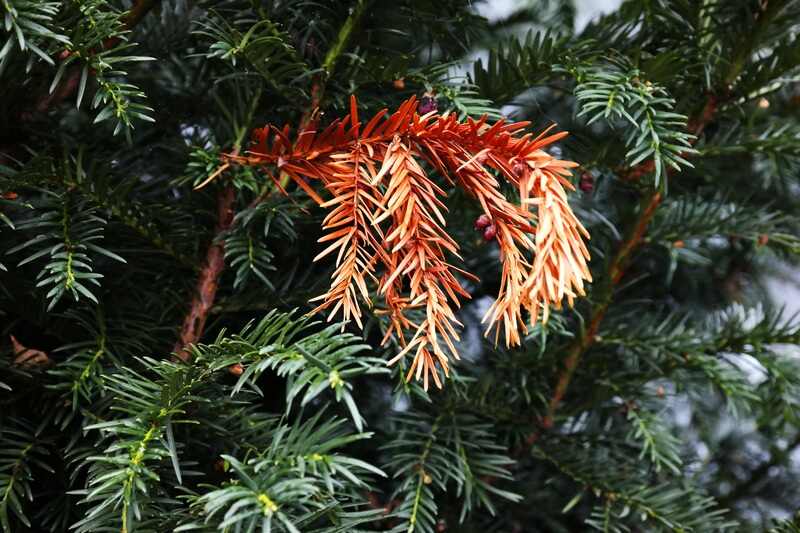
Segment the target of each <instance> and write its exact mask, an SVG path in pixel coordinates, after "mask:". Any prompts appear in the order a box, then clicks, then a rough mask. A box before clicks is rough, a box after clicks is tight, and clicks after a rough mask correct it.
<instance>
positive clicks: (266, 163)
mask: <svg viewBox="0 0 800 533" xmlns="http://www.w3.org/2000/svg"><path fill="white" fill-rule="evenodd" d="M350 104H351V105H350V114H349V115H348V116H347V117H345V118H344V119H340V120H336V121H334V122H333V123H332V124H330V125H329V126H328V127H327V128H326V129H325V130H324V131H322V132H317V131H315V130H312V129H301V130H300V133H299V135H298V137H297V139H296V140H294V141H292V140H290V139H289V137H288V135H289V128H288V126H287V127H284V128H283V129H282V130H281V129H278V128H276V127H274V126H268V127H266V128H263V129H261V130H257V131H256V132H255V135H254V137H255V143H254V146H253V149H252V150H251V151H250V152H249V153H248V154H247V155H245V156H237V155H230V156H229V157H228V160H229V161H230V162H231V163H238V164H242V165H253V166H260V167H262V168H264V169H265V170H266V172H267V174H268V175H269V176H271V177H272V179H273V181H277V180H276V179H275V178H274V176H273V175H272V174H271V168H273V167H275V168H276V169H277V170H278V171H279V172H280V173H281V174H283V175H285V176H288V177H289V178H290V179H292V180H293V181H294V182H295V183H296V184H297V185H298V186H299V187H300V188H302V189H303V190H304V191H305V192H306V193H307V194H308V195H309V196H311V197H312V198H313V199H314V200H316V201H317V203H318V204H320V206H322V207H331V208H334V209H333V210H332V211H331V213H330V214H329V215H328V217H326V219H325V221H324V223H323V227H324V228H325V229H326V230H328V235H326V236H325V237H323V238H322V239H321V242H328V241H332V244H330V245H328V247H327V248H326V249H325V250H324V251H323V252H322V253H321V254H319V255H318V256H317V257H316V259H321V258H323V257H325V256H327V255H329V254H333V253H334V252H336V256H337V258H336V267H337V268H336V271H335V272H334V276H333V282H332V285H331V289H330V290H329V291H328V292H327V293H326V294H324V295H323V296H321V297H320V299H322V300H323V303H322V304H321V305H320V306H319V307H318V308H317V309H315V311H321V310H324V309H328V308H331V309H332V310H331V314H330V316H329V319H330V318H333V316H334V315H335V314H336V313H337V312H339V311H341V312H342V314H343V316H344V318H345V319H346V320H349V319H350V318H353V319H355V321H356V322H357V323H358V324H361V321H360V310H359V307H358V303H357V301H358V299H359V296H360V297H361V299H362V300H363V301H364V302H366V303H367V305H370V306H371V305H372V303H371V301H370V297H369V291H368V289H367V283H366V281H367V279H368V278H371V279H374V280H376V281H378V280H377V276H378V271H379V270H382V272H381V274H382V276H381V278H380V280H379V281H378V283H377V285H378V292H379V294H380V295H382V296H383V298H384V301H385V302H386V306H387V309H386V310H381V311H379V314H386V315H388V316H389V319H390V324H391V325H390V327H389V328H388V331H387V333H386V337H385V338H384V342H386V341H387V340H388V339H389V338H390V337H391V336H392V335H396V336H397V338H398V341H399V342H400V344H401V346H403V348H402V350H401V351H400V353H399V354H398V355H397V356H396V357H395V358H394V359H392V361H390V363H393V362H396V361H397V360H399V359H400V358H402V357H403V356H404V355H406V354H408V353H411V352H412V351H413V353H414V358H413V362H412V364H411V365H410V368H409V370H408V374H407V376H406V379H410V378H411V377H412V376H416V378H417V379H421V380H422V381H423V383H424V386H425V387H426V388H427V386H428V381H429V378H432V379H433V381H434V383H435V384H436V385H437V386H440V387H441V384H442V383H441V380H440V377H439V375H438V371H439V370H442V371H444V374H445V375H448V371H449V367H448V355H447V352H446V350H447V351H449V353H450V354H452V355H453V357H455V358H456V359H457V358H458V352H457V350H456V349H455V342H456V341H458V339H459V337H458V333H457V330H456V327H458V326H460V323H459V322H458V321H457V319H456V318H455V310H454V308H457V307H458V306H459V305H460V302H459V297H464V298H468V297H469V294H468V293H467V292H466V291H465V290H464V289H463V288H462V287H461V285H460V283H459V281H458V279H457V278H456V274H457V273H460V274H462V275H466V276H471V274H468V273H466V272H464V271H462V270H460V269H459V268H457V267H455V266H453V265H452V264H450V263H449V258H448V256H455V257H459V256H458V245H457V244H456V242H455V241H454V240H453V239H452V237H450V236H449V235H448V233H447V232H446V231H445V225H446V221H445V217H444V212H445V210H446V208H445V205H444V203H443V198H444V196H445V192H444V190H443V189H441V188H440V187H439V186H438V185H436V184H435V183H434V182H433V181H432V180H431V179H430V178H429V177H428V176H427V175H426V171H425V170H424V167H423V166H422V165H420V163H419V162H418V159H422V160H423V161H426V162H427V163H428V164H429V165H430V166H431V167H433V168H434V169H436V170H438V171H439V173H440V174H441V175H443V176H445V177H446V178H448V179H450V180H451V181H452V182H454V183H455V184H457V185H459V186H460V187H462V188H463V189H465V190H466V191H467V193H468V194H469V195H471V196H472V197H473V198H474V199H475V200H476V201H477V203H478V204H480V206H481V207H482V208H483V210H484V214H485V215H486V216H487V217H488V218H489V219H490V220H491V221H493V224H494V225H495V227H496V230H497V242H498V244H499V246H500V250H501V261H502V263H503V277H502V282H501V290H500V294H499V295H498V299H497V301H496V302H495V303H494V304H493V305H492V306H491V307H490V308H489V310H488V312H487V314H486V316H485V317H484V321H487V322H488V323H489V328H488V330H487V333H488V332H489V331H490V330H491V329H494V328H497V329H496V335H497V337H499V334H500V330H501V329H502V331H503V333H504V336H505V340H506V344H507V345H508V346H512V345H518V344H520V342H521V337H520V333H519V332H520V331H523V332H525V331H527V329H526V326H525V320H524V319H523V318H522V315H521V310H522V309H526V310H527V311H528V312H529V314H530V316H531V321H532V322H536V321H537V320H538V319H539V318H540V317H541V318H542V320H547V318H548V315H549V310H550V307H551V306H552V307H555V308H559V307H560V306H561V302H562V301H563V300H564V299H566V300H567V302H568V303H569V304H570V305H572V303H573V300H574V298H576V297H577V296H580V295H582V294H584V281H591V276H590V274H589V270H588V267H587V264H586V263H587V261H588V259H589V252H588V250H587V248H586V245H585V244H584V239H587V238H588V237H589V235H588V233H587V232H586V230H585V229H584V228H583V226H582V225H581V223H580V222H579V221H578V220H577V218H576V217H575V214H574V213H573V212H572V209H571V208H570V207H569V204H568V201H567V193H566V191H567V190H571V189H573V186H572V184H571V183H570V182H569V181H568V180H567V176H569V174H570V169H571V168H573V167H574V166H576V165H575V163H572V162H569V161H560V160H558V159H555V158H554V157H552V156H551V155H549V154H548V153H546V152H545V151H544V150H543V148H544V147H545V146H547V145H549V144H551V143H553V142H555V141H558V140H559V139H561V138H563V137H564V135H566V133H557V134H553V135H547V131H545V132H543V133H541V134H540V135H539V136H538V137H535V138H532V137H531V135H530V134H521V132H522V131H523V129H524V127H525V126H527V123H512V124H506V123H505V122H504V121H502V120H501V121H499V122H496V123H495V124H493V125H489V124H488V123H487V117H486V116H484V117H483V118H481V119H480V120H477V121H476V120H473V119H468V120H466V121H464V122H460V121H459V120H458V118H457V117H456V116H455V115H453V114H450V115H445V116H442V115H438V114H437V113H435V112H429V113H427V114H424V115H420V114H418V113H417V101H416V98H414V97H412V98H411V99H409V100H407V101H406V102H404V103H403V104H402V105H401V106H400V107H399V109H398V110H397V111H396V112H395V113H393V114H391V115H389V116H388V117H384V115H385V110H384V111H382V112H380V113H378V114H376V115H375V116H374V117H373V118H372V119H371V120H369V121H368V122H367V123H366V125H362V123H361V122H360V121H359V118H358V109H357V106H356V101H355V98H354V97H351V103H350ZM362 128H363V129H362ZM490 170H491V172H490ZM496 175H499V176H501V177H502V178H504V179H505V181H507V182H508V183H510V184H511V185H512V186H514V188H515V189H517V191H518V194H519V204H513V203H511V202H509V201H508V200H507V199H506V198H505V196H504V195H503V193H502V192H501V188H500V181H499V180H498V178H497V177H496ZM307 179H311V180H315V181H318V182H321V183H322V184H323V185H324V186H325V188H326V189H328V191H330V192H331V193H332V195H333V198H332V199H331V200H329V201H325V200H323V199H322V198H321V197H320V196H319V194H318V193H317V192H316V191H315V190H314V188H313V187H311V185H310V184H309V183H308V182H307ZM530 206H535V208H536V213H535V218H536V220H537V224H536V227H535V228H534V226H533V225H532V220H533V218H534V215H533V213H531V212H530ZM384 221H385V222H384ZM382 224H383V225H382ZM531 234H533V237H531V236H530V235H531ZM528 255H533V256H534V257H533V259H532V260H531V259H529V258H528V257H527V256H528ZM413 309H420V310H424V312H425V315H424V318H423V320H422V321H421V322H419V323H416V322H414V321H413V320H412V319H411V318H409V316H408V312H409V311H411V310H413ZM405 332H412V338H411V339H410V340H408V341H407V340H406V339H405V336H404V334H405ZM497 337H496V338H497Z"/></svg>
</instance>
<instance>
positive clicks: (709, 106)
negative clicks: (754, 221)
mask: <svg viewBox="0 0 800 533" xmlns="http://www.w3.org/2000/svg"><path fill="white" fill-rule="evenodd" d="M717 109H718V100H717V98H716V97H715V96H714V95H713V94H712V95H709V96H708V99H707V101H706V104H705V106H704V107H703V110H702V111H701V112H700V114H699V116H698V118H697V119H695V120H693V121H690V123H689V124H690V127H691V129H692V130H693V133H694V135H695V138H697V136H699V135H700V134H701V133H702V132H703V130H704V129H705V127H706V125H707V124H708V123H709V122H711V121H712V120H713V118H714V116H715V114H716V112H717ZM687 155H690V154H687ZM653 169H654V163H653V162H652V161H649V160H648V161H645V162H643V163H640V164H639V165H637V166H636V167H634V168H633V169H631V171H630V172H629V173H628V174H627V176H628V178H629V179H637V178H639V177H640V176H643V175H646V174H648V173H651V172H652V171H653ZM661 200H662V194H661V192H660V191H658V190H655V189H654V190H651V191H650V193H649V194H648V195H647V196H646V197H645V198H644V199H643V200H642V203H641V207H640V210H639V214H638V216H637V217H636V219H635V220H634V222H633V225H632V229H631V232H630V233H629V235H628V237H627V238H626V239H625V240H624V241H623V242H622V244H621V245H620V247H619V249H618V250H617V253H616V254H615V255H614V257H613V259H612V260H611V262H610V263H609V265H608V270H607V273H608V277H607V278H604V279H608V280H609V281H608V283H607V284H606V286H605V287H604V288H603V289H602V290H601V294H600V296H599V298H598V301H597V303H596V304H595V306H594V307H593V308H592V311H591V313H590V315H589V320H588V321H587V323H586V326H585V327H584V328H582V330H581V332H580V333H579V335H578V336H577V338H576V340H575V341H574V342H573V343H572V344H571V345H570V347H569V348H568V349H567V352H566V356H565V358H564V366H563V368H562V370H561V372H560V373H559V375H558V379H557V381H556V386H555V389H554V390H553V395H552V396H551V397H550V401H549V402H548V405H547V413H546V414H545V416H544V417H543V418H542V420H541V421H540V423H541V426H542V428H543V429H549V428H550V427H552V425H553V423H554V417H555V415H556V411H557V410H558V408H559V406H560V405H561V402H562V400H563V399H564V395H565V394H566V392H567V389H568V388H569V385H570V383H571V381H572V377H573V376H574V374H575V370H576V369H577V368H578V365H579V364H580V362H581V358H582V357H583V354H584V353H586V351H587V350H588V349H589V348H591V346H592V345H593V344H594V343H595V341H596V339H597V332H598V330H599V328H600V324H601V323H602V322H603V319H604V318H605V315H606V312H607V311H608V307H609V306H610V305H611V301H612V298H613V294H614V289H615V287H616V286H617V285H618V284H619V282H620V281H621V280H622V278H623V276H624V275H625V272H626V271H627V268H628V265H629V264H630V259H631V257H632V255H633V253H634V252H636V250H637V249H638V248H639V246H641V244H642V242H643V239H644V236H645V233H646V232H647V227H648V226H649V225H650V222H651V221H652V219H653V216H655V214H656V211H657V210H658V207H659V206H660V205H661ZM539 436H540V432H539V431H534V432H533V433H531V434H530V435H529V436H528V437H527V439H526V444H527V445H528V446H531V445H533V444H534V443H535V442H536V441H537V440H538V438H539Z"/></svg>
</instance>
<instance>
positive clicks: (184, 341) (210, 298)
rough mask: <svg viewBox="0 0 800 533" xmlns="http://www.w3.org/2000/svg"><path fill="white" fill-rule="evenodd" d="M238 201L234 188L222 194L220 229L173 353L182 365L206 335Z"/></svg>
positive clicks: (204, 263)
mask: <svg viewBox="0 0 800 533" xmlns="http://www.w3.org/2000/svg"><path fill="white" fill-rule="evenodd" d="M235 200H236V194H235V192H234V189H233V186H231V185H227V186H226V187H225V188H224V189H222V190H221V191H220V193H219V197H218V199H217V226H216V228H215V229H214V237H213V240H212V241H211V244H209V246H208V250H207V251H206V258H205V261H204V262H203V267H202V268H201V270H200V275H199V276H198V277H197V285H196V287H195V292H194V296H193V297H192V302H191V304H190V305H189V311H188V312H187V313H186V318H184V320H183V326H182V327H181V333H180V337H179V338H178V342H177V343H176V344H175V348H174V349H173V351H174V352H175V354H176V355H177V356H178V357H179V358H180V359H182V360H183V361H187V360H188V359H189V357H190V355H191V353H190V351H189V347H190V346H191V345H192V344H196V343H197V342H198V341H199V340H200V337H201V336H202V335H203V330H204V328H205V325H206V319H207V318H208V314H209V312H210V311H211V307H212V306H213V305H214V299H215V298H216V296H217V289H218V288H219V278H220V275H221V274H222V271H223V270H224V269H225V244H224V243H223V242H221V241H220V239H219V238H220V236H221V235H222V234H223V233H224V232H226V231H228V230H229V229H230V228H231V225H232V224H233V216H234V209H233V207H234V201H235Z"/></svg>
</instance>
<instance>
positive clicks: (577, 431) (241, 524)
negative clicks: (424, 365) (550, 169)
mask: <svg viewBox="0 0 800 533" xmlns="http://www.w3.org/2000/svg"><path fill="white" fill-rule="evenodd" d="M576 4H577V3H576V2H573V1H572V0H530V1H520V2H518V5H517V6H516V7H515V8H514V9H513V10H512V11H511V12H510V13H508V14H507V15H504V16H501V17H499V18H498V17H496V16H493V17H491V18H490V19H487V18H485V17H484V16H482V15H481V13H489V12H490V11H491V9H490V8H488V7H487V6H488V4H487V3H481V2H475V1H474V0H472V1H470V0H443V1H432V0H399V1H396V2H377V1H371V0H288V1H287V0H280V1H279V0H174V1H171V2H167V1H159V0H53V1H38V0H0V15H1V16H2V25H1V26H0V242H2V245H1V246H0V334H2V339H0V369H2V374H3V376H2V378H0V399H2V406H3V410H2V413H0V529H2V531H3V532H11V531H13V532H29V531H30V532H39V531H51V532H60V531H77V532H95V531H123V532H125V533H138V532H142V533H144V532H148V531H152V532H164V531H209V532H211V531H224V532H247V531H276V532H278V531H280V532H300V531H302V532H318V533H323V532H324V533H334V532H357V531H396V532H406V533H439V532H442V531H458V532H465V533H470V532H478V531H480V532H482V533H486V532H495V531H496V532H501V531H502V532H528V531H541V532H551V531H552V532H560V531H564V532H566V531H586V530H599V531H609V532H618V531H619V532H627V531H774V532H776V533H784V532H794V531H800V519H798V515H797V510H798V508H800V489H798V486H800V466H799V465H798V461H797V457H798V452H797V450H798V449H800V425H799V424H800V420H799V419H798V418H799V416H798V413H800V349H798V346H800V318H798V317H797V316H791V314H790V313H787V312H785V311H784V310H782V309H780V308H776V307H775V306H774V305H772V304H771V303H770V300H769V298H768V294H767V291H766V288H765V283H766V280H767V279H768V278H769V277H770V276H772V277H775V276H779V275H780V273H781V270H780V269H779V268H778V265H784V266H787V267H788V268H795V269H796V268H797V267H798V265H799V264H800V261H798V253H799V252H800V174H799V173H798V172H800V122H798V116H800V115H799V114H798V111H799V107H800V85H798V83H800V43H799V42H798V40H797V37H796V36H797V34H798V31H800V1H798V0H741V1H723V0H702V1H700V0H698V1H693V0H647V1H646V0H625V1H623V2H622V3H621V5H620V6H619V8H618V9H615V10H613V11H611V12H609V13H607V14H605V15H603V16H601V17H599V18H597V19H595V20H594V21H592V22H591V23H589V24H588V25H587V26H586V27H584V28H579V29H576V17H577V13H578V8H577V7H576ZM351 95H355V96H356V97H357V100H358V103H359V108H360V109H359V113H361V116H362V117H371V116H373V115H375V113H377V112H379V111H380V110H381V109H383V108H388V109H391V110H396V109H397V108H398V107H399V106H400V105H401V104H402V103H403V102H406V101H408V99H409V98H410V97H412V96H416V97H417V98H419V99H421V102H422V104H421V105H425V106H427V109H429V110H438V111H439V113H449V114H455V115H456V116H457V117H459V118H460V119H463V120H468V119H470V118H473V119H477V118H478V117H481V116H484V115H486V116H487V117H488V119H487V120H488V121H489V122H490V123H492V122H494V121H495V120H498V119H500V118H501V117H507V118H509V119H511V120H512V121H516V120H530V121H532V123H533V125H532V126H531V131H532V132H534V133H535V134H538V133H539V132H541V131H542V130H544V129H545V128H546V127H548V126H549V125H550V124H551V123H553V122H555V123H556V124H557V126H556V128H555V130H554V132H558V131H564V130H567V131H569V132H570V135H569V136H568V137H565V138H563V139H559V140H558V142H556V143H555V144H552V145H551V146H550V147H548V150H549V151H550V152H551V153H552V155H554V156H555V157H557V158H558V159H564V160H571V161H576V162H578V163H579V164H580V166H579V167H578V168H577V169H575V171H574V176H573V182H574V183H575V185H576V188H577V190H576V192H574V193H572V194H571V196H570V203H571V206H572V209H573V210H574V211H575V213H576V215H577V217H578V218H579V219H580V221H581V223H583V224H584V225H585V226H586V228H587V229H588V231H589V233H590V234H591V241H589V251H590V253H591V256H592V260H591V262H590V264H589V266H590V268H591V274H592V278H593V280H594V281H593V283H592V284H591V285H589V286H588V287H587V295H586V296H585V297H583V298H577V299H576V300H575V305H574V307H573V308H568V307H565V308H562V309H557V310H553V311H552V312H551V314H550V317H549V320H548V321H547V322H546V323H542V322H537V323H536V324H534V325H529V327H528V331H527V333H526V335H525V338H524V339H523V342H522V345H521V346H516V347H506V346H504V345H503V344H502V343H501V344H498V345H495V343H494V342H493V341H494V336H493V335H490V338H489V339H486V340H484V339H483V333H484V325H481V324H480V320H481V318H482V316H483V314H484V313H485V312H486V309H487V308H488V307H489V306H490V305H491V302H492V301H493V300H494V299H495V298H497V296H498V293H500V292H502V291H503V287H502V285H501V283H499V281H498V280H501V279H502V261H501V259H502V258H501V257H500V254H499V248H498V244H497V242H496V241H495V240H494V236H492V235H491V234H488V235H487V236H486V237H485V236H484V234H482V233H479V232H476V230H475V227H476V226H478V224H477V222H476V220H477V219H478V217H479V216H480V215H481V214H483V210H482V209H481V206H480V205H479V203H478V202H476V201H474V198H471V197H469V195H468V194H467V193H466V192H464V190H463V189H461V188H459V187H456V185H455V184H453V183H451V182H450V181H448V180H447V179H446V178H445V177H444V176H441V175H440V174H438V173H437V172H436V169H434V168H430V169H428V168H426V171H428V175H429V177H431V180H432V181H433V182H435V184H436V185H437V186H439V187H442V188H443V189H444V190H445V192H446V195H447V200H446V207H447V209H448V210H449V212H448V215H447V226H446V228H444V226H442V228H439V229H441V231H445V230H446V234H447V235H448V236H449V237H451V238H452V239H453V241H454V242H456V243H457V244H458V247H459V249H460V252H459V253H460V255H461V257H462V258H463V260H461V259H458V258H454V257H450V256H449V255H450V254H448V257H447V263H444V260H442V263H443V264H454V265H456V266H458V267H459V268H461V267H463V268H464V270H465V271H469V272H472V273H474V274H476V275H477V277H478V278H479V280H476V279H474V278H472V277H466V276H462V275H461V274H460V273H458V272H456V273H455V275H456V277H457V278H458V280H459V281H460V283H461V286H462V287H463V288H464V289H465V290H466V291H467V292H468V293H469V294H470V295H471V300H469V301H468V302H466V303H465V304H464V305H463V307H462V308H461V309H460V310H459V312H458V319H459V320H460V321H461V322H463V323H464V331H463V335H462V340H461V342H460V343H459V344H458V350H459V352H460V354H461V360H460V361H453V362H452V366H451V372H450V376H449V378H448V379H446V380H445V382H444V383H443V389H442V390H438V389H437V390H425V389H423V387H422V386H420V384H418V383H417V382H415V381H406V379H405V376H406V373H407V371H408V368H409V364H410V360H408V359H401V360H400V361H399V362H398V363H397V364H396V365H394V366H391V367H389V366H387V365H386V361H387V360H388V359H390V358H391V357H393V356H394V355H396V354H397V353H398V351H400V350H401V349H402V345H401V344H402V342H403V341H402V340H401V339H399V338H398V337H396V336H395V337H391V336H389V337H388V338H387V337H385V334H386V332H387V330H388V329H389V328H390V325H391V322H390V317H389V316H387V312H386V309H384V308H383V307H382V306H380V305H376V306H375V307H368V306H366V305H365V306H362V308H361V310H362V315H361V317H360V318H361V320H362V322H363V328H358V327H356V325H355V324H352V323H351V324H342V323H336V322H330V323H328V322H325V321H324V318H323V317H319V316H308V312H309V311H311V310H313V309H314V303H309V300H311V299H312V298H315V297H317V296H319V295H321V294H325V292H326V290H328V283H329V280H330V278H331V273H332V272H334V271H335V269H336V267H337V264H336V258H335V257H330V256H329V257H325V258H323V260H321V261H316V262H315V261H314V259H315V257H316V256H317V255H318V254H319V253H320V252H321V251H322V250H323V249H324V248H325V247H327V245H326V244H325V243H318V242H317V241H318V239H320V238H321V237H322V236H323V231H322V230H321V229H320V228H321V226H322V224H323V219H324V218H325V216H326V212H325V211H324V210H323V209H320V208H319V207H318V206H317V205H316V203H315V202H314V201H313V200H312V199H311V197H310V196H309V195H308V194H306V193H307V192H308V190H310V191H311V192H312V193H313V194H312V195H317V194H318V195H320V196H322V197H323V198H325V199H328V198H330V196H329V193H328V192H326V191H325V189H324V187H322V186H320V185H319V184H316V183H305V182H301V183H298V182H297V180H295V179H294V178H292V179H290V176H288V175H287V173H286V172H285V171H283V172H282V171H281V170H280V169H279V168H277V165H270V164H263V165H252V166H250V165H241V164H237V159H236V156H243V155H245V154H246V153H247V150H248V148H249V147H250V146H251V144H250V141H249V140H250V138H251V135H252V133H253V132H254V131H255V130H257V129H258V128H262V127H263V126H264V125H265V124H275V125H283V124H288V125H289V126H288V129H287V130H286V131H287V133H288V136H289V137H290V138H291V139H296V136H297V133H298V131H299V130H301V129H302V128H314V127H315V126H317V125H319V126H321V127H322V128H324V127H325V126H327V125H328V124H329V123H331V122H332V121H333V120H334V119H336V118H342V119H344V118H345V117H348V116H349V114H350V113H351V110H350V101H351ZM353 122H355V119H353ZM409 157H410V156H409ZM498 177H500V174H499V173H498ZM303 189H308V190H306V191H304V190H303ZM506 189H507V192H508V193H509V196H510V197H511V196H513V194H514V193H515V190H514V189H513V187H511V186H508V187H506ZM442 197H444V195H442ZM536 222H537V221H536V220H534V221H533V224H534V225H536ZM481 230H482V231H483V228H481ZM326 231H327V232H328V233H330V232H331V230H330V229H328V230H326ZM334 255H335V254H334ZM454 279H455V278H454ZM370 297H371V299H372V300H373V301H376V302H378V301H380V298H378V295H377V294H371V295H370ZM317 303H318V302H317ZM423 317H424V313H423V312H419V311H417V310H411V311H410V312H409V313H408V318H409V320H411V321H412V322H414V323H417V324H418V323H420V322H421V321H422V319H423ZM384 340H385V342H382V341H384ZM187 341H188V343H189V344H188V345H184V343H185V342H187Z"/></svg>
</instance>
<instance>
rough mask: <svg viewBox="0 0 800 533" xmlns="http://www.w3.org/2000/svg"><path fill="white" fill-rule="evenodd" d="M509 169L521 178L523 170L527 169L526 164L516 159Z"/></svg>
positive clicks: (523, 173)
mask: <svg viewBox="0 0 800 533" xmlns="http://www.w3.org/2000/svg"><path fill="white" fill-rule="evenodd" d="M511 170H513V171H514V175H515V176H516V177H518V178H521V177H522V176H524V175H525V171H527V170H528V165H526V164H524V163H521V162H519V161H517V162H516V163H514V166H513V167H512V169H511Z"/></svg>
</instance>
